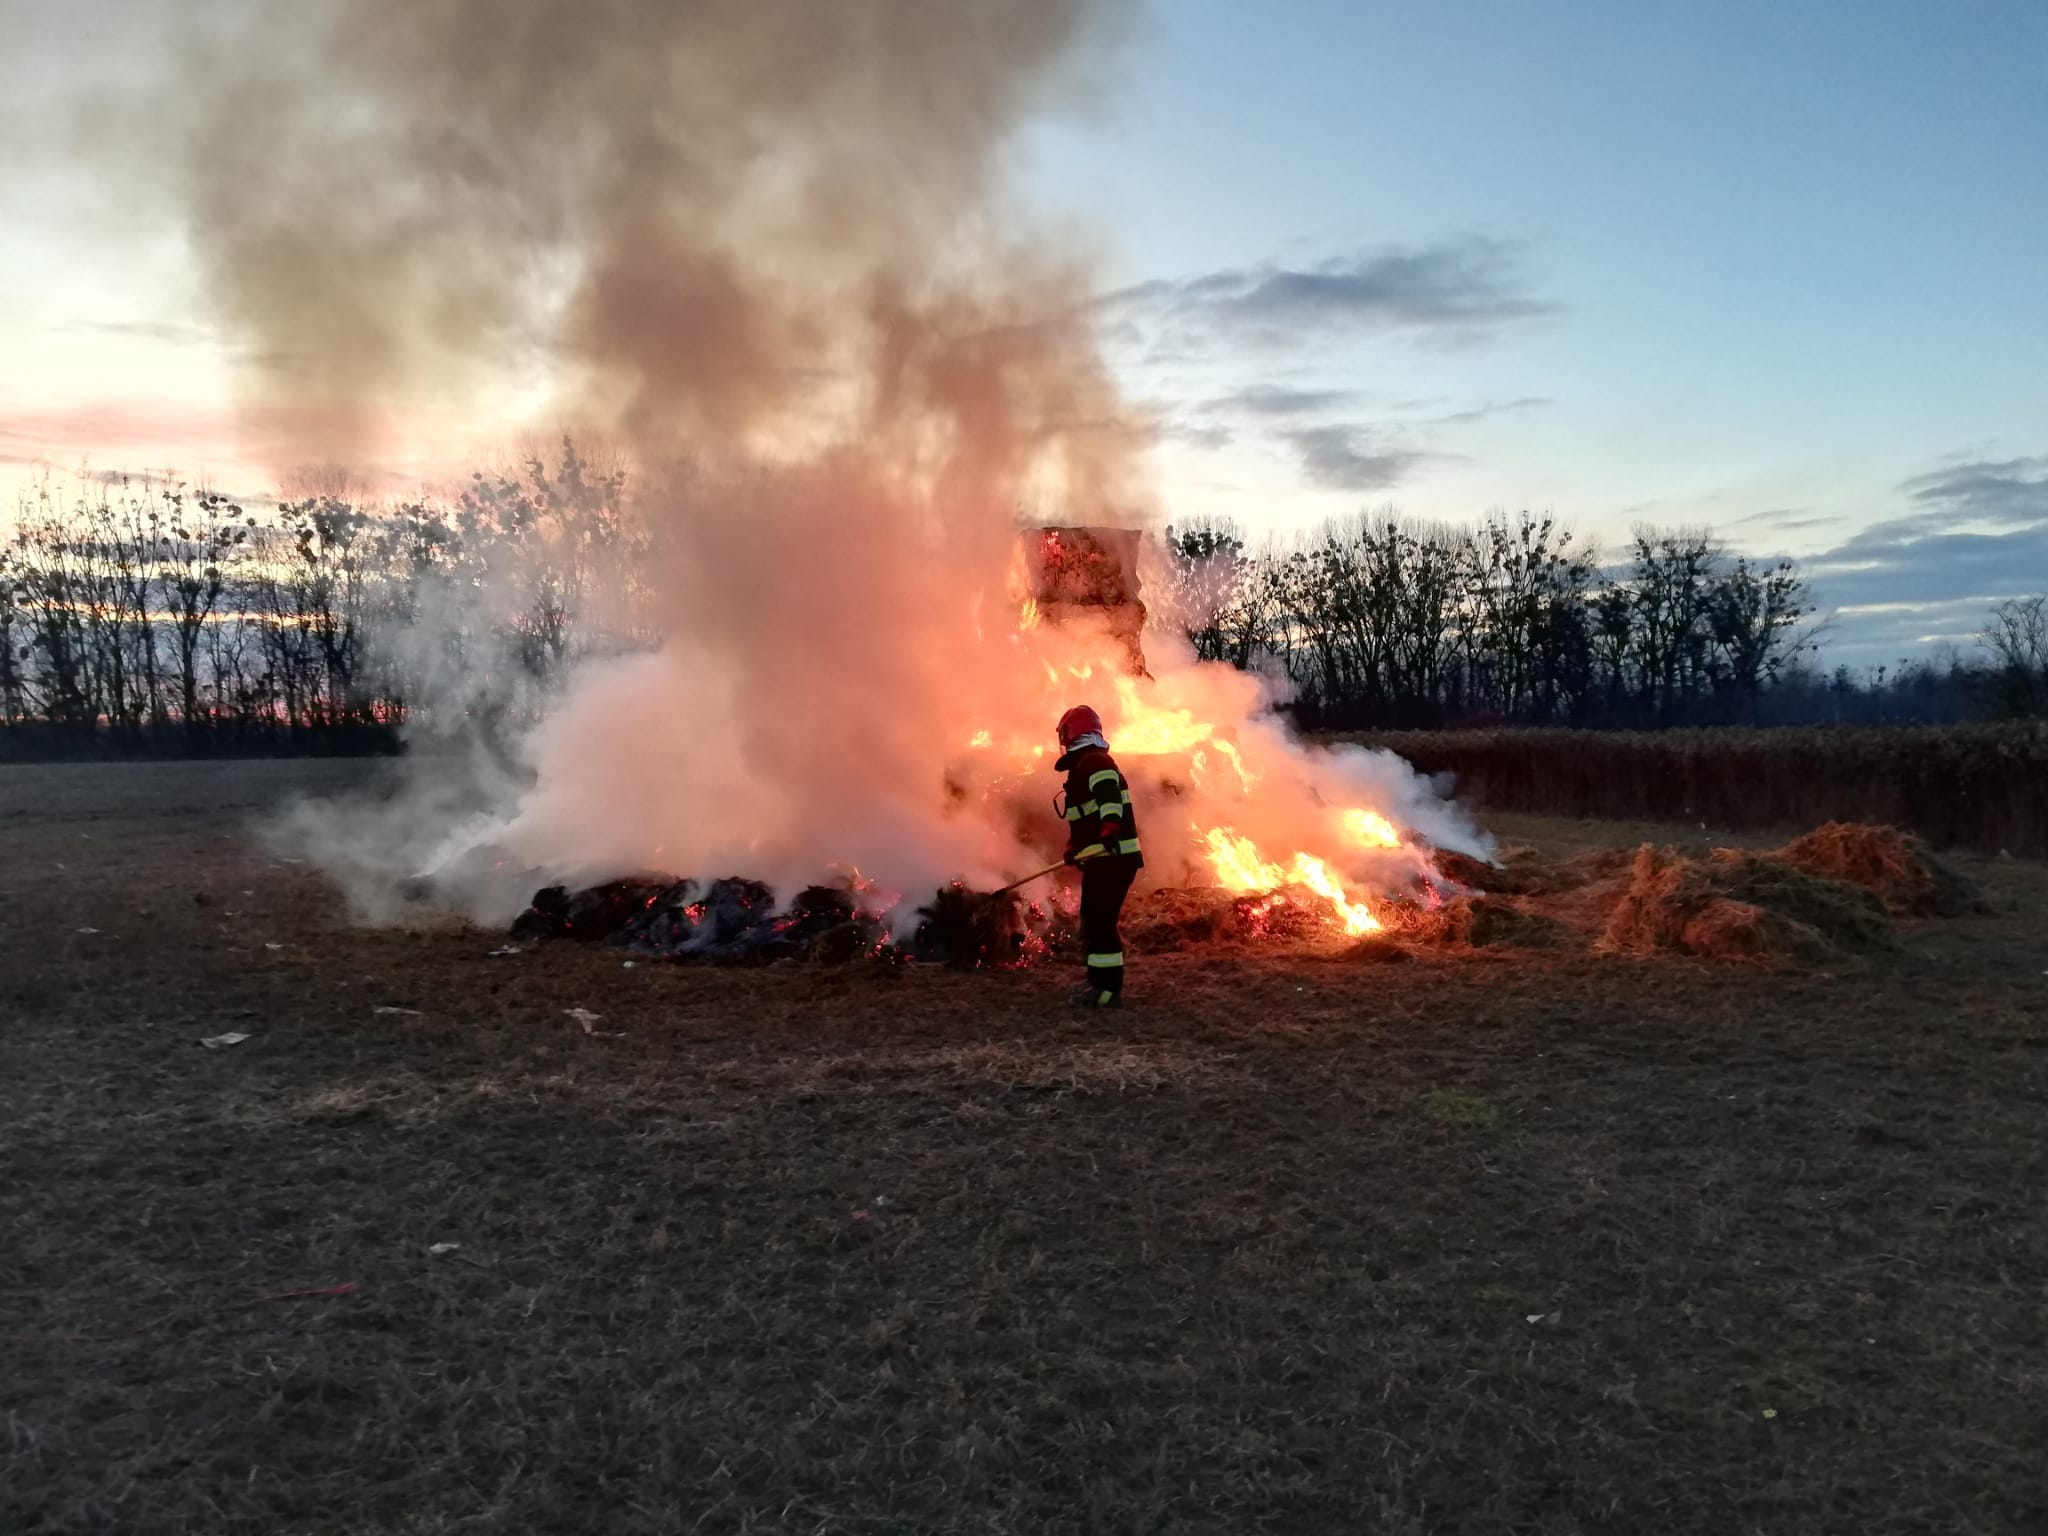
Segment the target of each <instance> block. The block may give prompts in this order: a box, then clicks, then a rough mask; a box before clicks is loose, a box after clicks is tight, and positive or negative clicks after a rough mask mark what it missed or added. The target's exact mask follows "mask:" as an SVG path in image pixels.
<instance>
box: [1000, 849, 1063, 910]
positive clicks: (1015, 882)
mask: <svg viewBox="0 0 2048 1536" xmlns="http://www.w3.org/2000/svg"><path fill="white" fill-rule="evenodd" d="M1066 864H1067V861H1066V860H1065V859H1061V860H1060V861H1059V863H1057V864H1048V865H1046V866H1045V868H1043V869H1041V870H1038V871H1037V872H1036V873H1033V874H1029V875H1026V876H1025V877H1024V878H1023V879H1022V880H1012V881H1011V882H1010V883H1009V884H1008V885H1006V886H1003V887H1002V888H1001V889H1000V890H994V891H990V892H989V893H988V894H989V896H1007V895H1009V894H1010V892H1012V891H1014V890H1015V889H1017V887H1018V886H1020V885H1029V884H1030V883H1031V882H1032V881H1034V880H1038V879H1042V878H1044V877H1045V876H1046V875H1049V874H1051V873H1052V872H1053V871H1054V870H1056V869H1064V868H1066ZM982 899H983V900H987V899H988V897H984V898H982Z"/></svg>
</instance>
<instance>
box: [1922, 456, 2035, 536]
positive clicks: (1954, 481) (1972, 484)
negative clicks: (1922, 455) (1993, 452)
mask: <svg viewBox="0 0 2048 1536" xmlns="http://www.w3.org/2000/svg"><path fill="white" fill-rule="evenodd" d="M1899 489H1900V490H1902V491H1904V492H1905V493H1906V494H1907V495H1908V496H1910V497H1911V498H1912V499H1913V500H1914V501H1915V502H1917V503H1918V504H1919V505H1921V506H1923V507H1928V508H1931V509H1933V511H1932V514H1931V515H1930V516H1929V517H1927V518H1925V519H1923V522H1924V523H1925V524H1927V525H1928V526H1930V527H1931V526H1933V525H1935V524H1937V523H1953V522H1970V521H1976V522H1987V523H1999V524H2010V523H2031V522H2038V521H2041V520H2043V519H2048V455H2037V456H2035V457H2032V458H2017V459H1966V460H1962V461H1959V462H1954V463H1950V464H1946V465H1944V466H1943V467H1942V468H1940V469H1936V470H1930V471H1929V472H1928V473H1926V474H1924V475H1915V476H1913V477H1912V478H1911V479H1909V480H1905V481H1903V482H1901V483H1900V486H1899Z"/></svg>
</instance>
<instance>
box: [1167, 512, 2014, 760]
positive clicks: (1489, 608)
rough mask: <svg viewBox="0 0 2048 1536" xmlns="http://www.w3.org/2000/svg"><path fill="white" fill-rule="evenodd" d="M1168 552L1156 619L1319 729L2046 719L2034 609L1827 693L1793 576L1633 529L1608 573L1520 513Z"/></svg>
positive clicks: (1833, 679)
mask: <svg viewBox="0 0 2048 1536" xmlns="http://www.w3.org/2000/svg"><path fill="white" fill-rule="evenodd" d="M1167 552H1168V555H1169V557H1170V558H1169V561H1168V567H1167V577H1166V581H1167V586H1168V591H1167V593H1166V594H1165V600H1166V602H1167V604H1168V606H1169V608H1170V610H1171V611H1172V612H1173V613H1174V614H1175V615H1176V617H1177V619H1178V620H1179V622H1180V625H1181V627H1182V629H1183V630H1184V631H1185V633H1186V635H1187V637H1188V640H1189V642H1190V643H1191V644H1192V645H1193V646H1194V649H1195V652H1196V654H1197V655H1198V656H1200V657H1202V658H1204V659H1207V660H1215V661H1226V662H1229V663H1230V664H1231V665H1233V666H1236V667H1239V668H1243V669H1248V670H1265V671H1270V672H1272V673H1275V674H1277V676H1278V677H1280V678H1281V679H1283V680H1284V682H1285V685H1286V689H1287V691H1288V692H1289V694H1290V696H1291V699H1292V703H1291V704H1290V706H1289V707H1290V709H1291V710H1292V712H1293V714H1294V716H1295V718H1296V719H1297V721H1298V722H1299V723H1300V724H1301V725H1302V726H1304V727H1305V728H1309V729H1320V730H1398V729H1418V728H1441V727H1446V726H1487V725H1576V726H1594V727H1633V728H1647V729H1657V728H1664V727H1672V726H1695V725H1734V724H1744V725H1755V724H1790V723H1814V722H1818V721H1827V720H1858V721H1876V720H1890V721H1901V720H1917V719H1928V720H1940V719H1965V718H1982V717H1986V716H2024V715H2037V714H2040V713H2043V712H2048V637H2044V635H2043V614H2042V608H2043V603H2042V599H2040V598H2038V597H2037V598H2031V599H2026V600H2019V601H2013V602H2008V603H2004V604H2001V605H2000V606H1999V607H1998V608H1997V609H1996V610H1994V612H1993V614H1992V615H1991V618H1990V621H1989V622H1988V623H1987V625H1986V628H1985V631H1984V635H1983V637H1982V655H1981V657H1980V658H1979V659H1977V660H1974V661H1966V660H1965V659H1963V658H1962V657H1961V656H1960V655H1957V654H1955V653H1950V654H1949V655H1948V656H1946V657H1943V658H1937V659H1935V660H1933V661H1923V662H1919V663H1902V664H1901V667H1900V669H1899V671H1898V672H1897V673H1895V674H1892V673H1888V672H1887V669H1884V668H1878V669H1875V670H1874V671H1873V672H1871V673H1869V674H1865V675H1863V676H1860V677H1859V676H1855V675H1852V674H1851V673H1850V672H1849V671H1848V670H1847V669H1845V668H1838V669H1836V670H1835V671H1834V672H1833V673H1825V674H1824V673H1822V672H1820V671H1819V670H1818V669H1817V668H1816V667H1815V666H1814V665H1813V657H1814V653H1815V644H1816V640H1817V638H1818V634H1819V626H1818V625H1817V624H1816V623H1815V622H1814V621H1815V618H1816V613H1815V608H1814V602H1813V597H1812V592H1811V589H1810V587H1809V586H1808V584H1807V582H1806V580H1805V579H1804V577H1802V576H1801V575H1800V573H1799V571H1798V569H1797V567H1796V566H1795V565H1794V563H1793V562H1791V561H1789V560H1777V561H1754V560H1751V559H1750V558H1748V557H1747V556H1744V555H1740V554H1734V553H1731V552H1730V551H1729V550H1727V549H1726V547H1725V546H1724V545H1722V543H1721V542H1720V541H1719V540H1717V539H1716V538H1715V537H1714V536H1713V534H1712V533H1711V532H1710V531H1709V530H1706V529H1703V528H1676V529H1657V528H1648V527H1645V528H1638V529H1637V530H1636V531H1635V532H1634V533H1633V534H1632V535H1631V537H1630V539H1629V542H1628V545H1627V547H1626V549H1625V551H1624V552H1623V554H1622V556H1621V558H1620V559H1618V560H1616V561H1614V562H1613V563H1611V564H1610V563H1606V562H1603V560H1602V559H1601V557H1600V554H1599V552H1598V551H1597V550H1595V549H1594V548H1592V547H1591V546H1589V545H1586V544H1583V543H1581V542H1579V540H1578V539H1577V538H1576V537H1575V535H1573V534H1572V533H1571V532H1570V531H1569V530H1567V529H1565V528H1563V527H1561V526H1560V525H1559V524H1558V522H1557V521H1556V520H1555V519H1554V518H1552V517H1548V516H1542V515H1537V514H1534V513H1528V512H1524V513H1521V514H1519V515H1516V516H1509V515H1506V514H1496V515H1493V516H1490V517H1488V518H1486V519H1485V520H1483V521H1482V522H1480V523H1479V524H1478V525H1477V526H1476V527H1472V528H1462V527H1454V526H1448V525H1442V524H1428V523H1416V522H1410V521H1404V520H1402V519H1400V518H1398V517H1393V516H1390V515H1377V516H1375V515H1368V514H1361V515H1358V516H1354V517H1350V518H1346V519H1342V520H1339V521H1335V522H1331V523H1328V524H1325V525H1324V526H1322V527H1321V528H1319V529H1316V530H1314V531H1313V532H1311V533H1309V534H1308V535H1306V536H1305V537H1302V538H1299V539H1296V540H1294V541H1292V542H1277V543H1272V544H1268V545H1267V546H1265V547H1264V548H1262V549H1259V550H1256V551H1254V550H1252V549H1251V548H1249V547H1248V545H1247V543H1246V541H1245V540H1244V538H1243V537H1242V536H1241V535H1240V534H1239V533H1238V532H1237V530H1236V529H1234V528H1233V527H1231V526H1229V525H1227V524H1220V523H1207V524H1201V525H1197V526H1184V527H1181V528H1179V529H1169V530H1168V533H1167Z"/></svg>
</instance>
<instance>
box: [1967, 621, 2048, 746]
mask: <svg viewBox="0 0 2048 1536" xmlns="http://www.w3.org/2000/svg"><path fill="white" fill-rule="evenodd" d="M1977 639H1978V644H1980V645H1981V646H1983V648H1984V649H1985V650H1986V651H1987V652H1988V653H1990V656H1991V663H1992V666H1993V667H1994V668H1995V669H1996V672H1997V678H1996V686H1997V700H1998V708H1999V710H2000V712H2001V713H2003V714H2008V715H2016V716H2020V717H2023V718H2031V717H2033V716H2035V715H2041V714H2048V595H2044V596H2035V597H2010V598H2007V599H2006V600H2005V601H2004V602H2002V603H2000V604H1998V606H1997V607H1995V608H1993V609H1992V610H1991V613H1990V616H1989V618H1988V619H1987V620H1986V621H1985V624H1984V628H1983V631H1982V632H1981V633H1980V634H1979V635H1978V637H1977Z"/></svg>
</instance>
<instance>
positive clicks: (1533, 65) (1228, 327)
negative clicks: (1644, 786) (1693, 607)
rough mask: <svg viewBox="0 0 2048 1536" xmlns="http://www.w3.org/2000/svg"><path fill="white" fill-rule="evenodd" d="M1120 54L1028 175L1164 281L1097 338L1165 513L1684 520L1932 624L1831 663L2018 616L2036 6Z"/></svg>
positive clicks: (2036, 487)
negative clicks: (1986, 603)
mask: <svg viewBox="0 0 2048 1536" xmlns="http://www.w3.org/2000/svg"><path fill="white" fill-rule="evenodd" d="M1131 57H1132V66H1131V67H1130V68H1129V69H1128V70H1127V72H1126V73H1125V74H1124V75H1123V76H1122V77H1121V78H1120V80H1119V81H1118V82H1117V85H1116V87H1115V88H1114V89H1113V90H1112V91H1111V93H1110V95H1109V99H1108V101H1107V102H1106V103H1105V105H1104V107H1103V108H1102V109H1101V111H1100V112H1099V113H1098V114H1097V115H1096V116H1095V117H1094V118H1093V119H1092V120H1090V121H1086V122H1082V123H1078V124H1068V123H1063V124H1061V125H1059V126H1058V127H1056V128H1054V129H1051V130H1048V131H1045V132H1042V133H1041V134H1039V135H1038V136H1037V138H1036V140H1035V142H1034V145H1033V151H1034V153H1033V158H1032V167H1033V177H1034V184H1035V186H1036V187H1037V189H1038V192H1039V195H1040V196H1042V197H1044V198H1046V199H1047V200H1048V201H1050V202H1053V203H1054V204H1056V205H1059V204H1064V205H1068V206H1076V207H1079V208H1080V209H1082V210H1083V211H1084V212H1092V213H1094V214H1095V215H1097V216H1098V217H1100V218H1102V219H1103V220H1104V221H1105V223H1106V226H1107V228H1108V230H1109V236H1110V241H1111V245H1110V250H1111V253H1112V255H1111V260H1112V265H1113V276H1112V280H1111V285H1112V286H1113V287H1114V286H1117V285H1120V284H1121V285H1141V284H1146V283H1153V284H1157V283H1159V282H1160V281H1161V280H1167V281H1169V282H1170V283H1173V284H1176V285H1177V286H1176V287H1175V288H1173V289H1171V290H1169V291H1168V292H1166V293H1165V294H1164V295H1155V296H1154V297H1153V299H1152V301H1151V303H1150V304H1149V306H1148V305H1147V304H1146V303H1144V302H1140V303H1138V304H1136V305H1135V306H1134V307H1136V308H1138V309H1140V310H1146V311H1148V312H1147V313H1144V314H1143V315H1141V317H1140V318H1141V319H1143V320H1144V322H1145V323H1144V324H1143V325H1139V326H1132V327H1119V326H1113V327H1112V336H1113V338H1114V339H1115V342H1116V356H1117V358H1118V361H1119V365H1120V367H1122V369H1123V370H1124V372H1125V373H1126V376H1127V377H1128V378H1130V379H1131V381H1132V384H1133V388H1134V389H1135V390H1136V391H1137V392H1138V393H1140V394H1141V395H1143V396H1145V397H1146V398H1148V399H1151V400H1155V401H1157V402H1159V403H1160V404H1161V406H1162V408H1163V409H1165V411H1166V412H1167V419H1168V421H1169V422H1170V423H1171V424H1172V428H1173V429H1174V431H1175V432H1176V440H1175V442H1174V444H1173V445H1172V446H1171V447H1170V448H1169V450H1168V452H1169V457H1170V458H1171V460H1172V463H1173V468H1172V472H1171V476H1170V481H1169V483H1170V484H1172V485H1173V486H1174V487H1175V488H1176V489H1177V490H1179V491H1180V492H1181V493H1182V497H1181V500H1182V502H1183V504H1188V505H1193V506H1195V507H1197V508H1198V509H1199V510H1202V511H1205V512H1213V513H1218V514H1229V515H1235V516H1237V517H1238V518H1239V520H1240V521H1243V522H1247V523H1251V524H1257V523H1258V522H1260V521H1261V520H1265V519H1271V520H1276V521H1294V520H1298V519H1301V518H1303V517H1314V516H1319V515H1323V514H1326V513H1328V512H1333V511H1342V510H1346V509H1350V508H1354V507H1357V506H1362V505H1371V506H1379V505H1393V506H1395V507H1398V508H1400V509H1401V510H1402V511H1404V512H1407V513H1411V514H1414V515H1417V516H1425V517H1444V518H1469V517H1471V516H1474V515H1477V514H1481V513H1484V512H1486V511H1487V510H1489V509H1492V508H1496V507H1507V508H1512V507H1517V506H1523V505H1528V506H1535V507H1539V508H1543V509H1545V510H1550V511H1554V512H1556V513H1557V514H1559V515H1560V516H1561V517H1563V518H1565V519H1566V520H1568V521H1570V522H1572V523H1573V524H1574V525H1575V526H1576V527H1578V528H1579V529H1580V530H1582V531H1583V532H1584V533H1586V534H1587V535H1589V536H1595V537H1598V538H1601V539H1602V540H1603V541H1605V542H1608V543H1610V544H1611V543H1613V542H1616V541H1618V540H1619V539H1620V538H1621V537H1624V536H1625V535H1626V532H1627V529H1628V528H1629V526H1630V525H1631V524H1633V523H1635V522H1637V521H1644V520H1648V521H1654V522H1665V523H1669V522H1704V523H1708V524H1710V525H1712V526H1713V527H1715V528H1716V529H1718V530H1720V531H1721V532H1722V533H1723V534H1724V535H1725V536H1726V537H1728V538H1729V539H1730V541H1731V542H1734V543H1736V544H1738V545H1740V546H1743V547H1747V548H1750V549H1753V550H1756V551H1759V552H1775V551H1785V552H1790V553H1794V554H1797V555H1799V556H1801V557H1802V558H1804V559H1805V560H1806V561H1807V562H1808V563H1809V564H1810V565H1811V566H1812V568H1813V571H1814V575H1815V577H1816V580H1817V583H1818V585H1819V587H1820V590H1821V595H1822V596H1823V597H1824V598H1826V599H1828V600H1829V601H1830V603H1831V605H1834V606H1847V607H1850V608H1852V609H1865V608H1868V607H1870V606H1872V605H1879V604H1915V603H1928V604H1936V605H1938V606H1931V607H1926V608H1919V609H1907V610H1904V611H1894V612H1889V613H1866V612H1851V613H1846V614H1844V615H1843V616H1842V618H1841V619H1840V620H1839V621H1838V623H1837V625H1836V628H1835V632H1834V646H1833V649H1834V650H1835V651H1836V652H1838V653H1841V655H1842V658H1843V659H1848V660H1852V661H1868V660H1881V659H1888V658H1890V657H1892V656H1895V655H1897V654H1900V653H1901V648H1918V647H1919V646H1922V645H1924V643H1925V640H1926V637H1928V636H1937V635H1944V634H1961V635H1967V634H1969V633H1970V632H1971V631H1973V630H1974V629H1975V627H1976V624H1977V622H1978V609H1980V608H1981V606H1982V604H1981V603H1979V602H1977V599H1979V598H1983V597H1995V596H2002V595H2006V593H2007V591H2008V590H2011V589H2016V588H2019V587H2026V588H2031V589H2038V588H2039V587H2041V586H2043V585H2048V4H2043V3H2041V0H2030V3H2018V0H2015V3H2005V4H1992V3H1969V0H1965V3H1960V4H1954V5H1940V6H1937V5H1930V4H1924V3H1923V4H1903V3H1896V0H1859V3H1806V4H1774V5H1761V4H1747V3H1725V0H1724V3H1717V4H1713V5H1697V4H1696V5H1669V4H1659V3H1640V4H1549V5H1528V4H1520V5H1515V4H1495V3H1474V0H1454V3H1446V4H1436V5H1428V6H1419V5H1389V4H1363V3H1353V4H1339V3H1333V0H1297V3H1293V4H1289V5H1285V6H1260V5H1254V4H1250V3H1238V0H1181V3H1175V4H1168V5H1161V6H1158V7H1156V8H1155V10H1154V11H1153V13H1152V15H1151V17H1150V20H1149V23H1148V25H1147V26H1146V28H1145V29H1144V31H1143V32H1142V34H1141V35H1140V37H1139V38H1138V39H1137V40H1136V43H1135V45H1134V48H1133V51H1132V56H1131ZM1219 274H1223V275H1229V274H1236V275H1237V277H1238V278H1239V283H1238V286H1237V287H1236V288H1234V289H1228V290H1226V291H1227V292H1228V293H1230V294H1231V295H1234V296H1235V297H1237V298H1239V299H1242V298H1244V297H1245V296H1246V295H1247V294H1248V293H1249V292H1251V285H1253V284H1256V283H1258V282H1259V281H1260V280H1261V275H1262V274H1263V277H1264V278H1265V279H1266V280H1267V281H1266V290H1265V291H1266V292H1267V293H1268V294H1269V295H1274V296H1276V297H1284V296H1285V295H1286V294H1287V293H1289V292H1290V291H1291V292H1294V293H1295V294H1296V295H1297V296H1298V297H1299V298H1300V299H1301V302H1299V303H1298V304H1296V305H1295V306H1294V308H1293V312H1292V314H1291V315H1289V314H1288V313H1286V312H1285V311H1286V306H1285V305H1284V304H1275V305H1269V306H1268V309H1269V310H1270V312H1269V313H1268V314H1267V316H1266V318H1267V319H1268V320H1269V321H1270V322H1271V323H1270V324H1268V325H1266V326H1264V327H1254V326H1249V325H1247V324H1245V323H1244V316H1243V314H1242V308H1243V306H1241V305H1240V306H1239V309H1238V311H1237V312H1236V313H1235V314H1234V315H1233V316H1232V317H1230V318H1225V317H1223V316H1219V315H1218V314H1217V313H1215V307H1214V306H1207V307H1206V308H1205V306H1203V305H1202V304H1200V303H1191V302H1188V300H1189V299H1190V297H1191V295H1194V294H1197V293H1205V292H1210V291H1214V288H1215V284H1214V282H1213V280H1214V279H1215V278H1216V277H1217V276H1218V275H1219ZM1290 276H1292V277H1293V278H1295V279H1297V281H1296V282H1295V283H1294V284H1293V287H1292V289H1290V287H1289V284H1288V283H1287V282H1286V281H1285V279H1287V278H1289V277H1290ZM1275 277H1278V278H1280V279H1282V281H1279V282H1274V281H1272V279H1273V278H1275ZM1205 280H1209V282H1210V286H1209V287H1208V288H1203V287H1202V286H1201V285H1202V284H1203V283H1204V282H1205ZM1162 311H1164V312H1165V313H1164V315H1163V316H1162V313H1161V312H1162ZM1116 313H1117V311H1116V310H1115V308H1114V307H1112V314H1113V315H1114V314H1116ZM1258 331H1263V334H1254V332H1258ZM1233 402H1235V403H1234V404H1233ZM1986 540H1988V542H1980V541H1986ZM1916 541H1917V542H1916Z"/></svg>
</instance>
